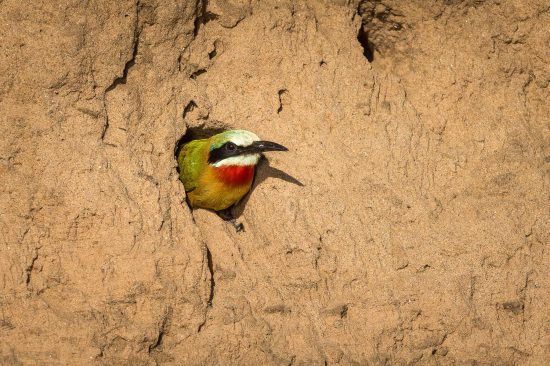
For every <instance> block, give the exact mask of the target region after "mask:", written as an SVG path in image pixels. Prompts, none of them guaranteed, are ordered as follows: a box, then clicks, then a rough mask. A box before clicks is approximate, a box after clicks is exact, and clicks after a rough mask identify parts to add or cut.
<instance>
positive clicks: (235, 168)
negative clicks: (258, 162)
mask: <svg viewBox="0 0 550 366" xmlns="http://www.w3.org/2000/svg"><path fill="white" fill-rule="evenodd" d="M216 172H217V173H218V177H219V178H220V179H221V180H222V181H223V182H224V183H226V184H230V185H235V186H240V185H243V184H249V183H250V182H251V181H252V177H253V176H254V165H227V166H220V167H217V168H216Z"/></svg>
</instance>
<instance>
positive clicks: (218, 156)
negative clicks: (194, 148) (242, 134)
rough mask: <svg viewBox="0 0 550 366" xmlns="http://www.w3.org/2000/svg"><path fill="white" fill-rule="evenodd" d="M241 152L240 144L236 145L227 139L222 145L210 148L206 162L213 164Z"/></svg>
mask: <svg viewBox="0 0 550 366" xmlns="http://www.w3.org/2000/svg"><path fill="white" fill-rule="evenodd" d="M228 146H229V147H228ZM241 153H242V148H241V147H240V146H237V145H235V144H234V143H233V142H231V141H228V142H226V143H225V144H223V145H222V146H220V147H217V148H215V149H214V150H210V153H209V154H208V163H209V164H214V163H216V162H218V161H220V160H223V159H226V158H230V157H232V156H237V155H240V154H241Z"/></svg>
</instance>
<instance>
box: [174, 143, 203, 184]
mask: <svg viewBox="0 0 550 366" xmlns="http://www.w3.org/2000/svg"><path fill="white" fill-rule="evenodd" d="M205 144H206V140H194V141H191V142H188V143H187V144H185V145H184V146H183V148H182V149H181V150H180V153H179V156H178V165H179V167H180V180H181V181H182V182H183V186H184V187H185V191H186V192H191V191H192V190H193V189H195V188H197V185H198V182H199V178H200V175H201V173H202V170H203V168H204V164H205V162H204V147H205Z"/></svg>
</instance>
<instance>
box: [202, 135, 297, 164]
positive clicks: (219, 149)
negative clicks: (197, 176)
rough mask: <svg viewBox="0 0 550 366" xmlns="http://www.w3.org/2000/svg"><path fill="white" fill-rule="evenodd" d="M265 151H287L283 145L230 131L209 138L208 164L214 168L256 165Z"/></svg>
mask: <svg viewBox="0 0 550 366" xmlns="http://www.w3.org/2000/svg"><path fill="white" fill-rule="evenodd" d="M266 151H288V149H287V148H286V147H284V146H283V145H279V144H277V143H275V142H271V141H261V140H260V138H259V137H258V136H256V135H255V134H253V133H252V132H249V131H245V130H230V131H225V132H222V133H219V134H217V135H214V136H212V137H210V151H209V154H208V163H209V164H210V165H212V166H214V167H222V166H235V165H241V166H250V165H256V164H257V163H258V161H259V160H260V156H261V154H262V153H263V152H266Z"/></svg>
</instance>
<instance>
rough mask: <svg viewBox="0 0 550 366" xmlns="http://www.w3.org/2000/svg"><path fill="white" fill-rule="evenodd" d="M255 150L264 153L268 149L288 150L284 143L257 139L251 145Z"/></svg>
mask: <svg viewBox="0 0 550 366" xmlns="http://www.w3.org/2000/svg"><path fill="white" fill-rule="evenodd" d="M249 148H250V149H251V150H253V151H254V152H258V153H262V152H266V151H288V149H287V148H286V147H284V146H283V145H279V144H278V143H276V142H271V141H256V142H253V143H252V145H250V147H249Z"/></svg>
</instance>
